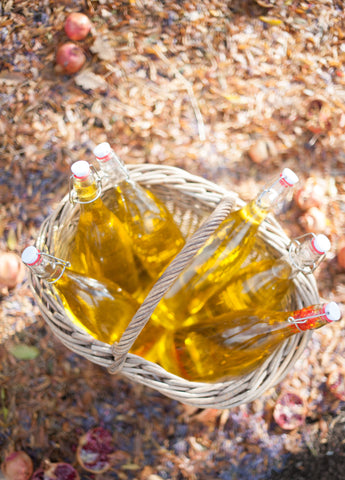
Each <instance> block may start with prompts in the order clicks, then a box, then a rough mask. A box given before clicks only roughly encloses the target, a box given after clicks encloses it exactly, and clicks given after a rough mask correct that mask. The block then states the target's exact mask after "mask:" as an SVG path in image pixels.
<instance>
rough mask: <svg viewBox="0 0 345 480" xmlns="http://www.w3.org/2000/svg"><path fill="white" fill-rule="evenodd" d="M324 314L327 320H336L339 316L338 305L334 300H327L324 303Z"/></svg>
mask: <svg viewBox="0 0 345 480" xmlns="http://www.w3.org/2000/svg"><path fill="white" fill-rule="evenodd" d="M325 315H326V317H327V319H328V321H329V322H336V321H337V320H340V318H341V312H340V308H339V305H338V304H337V303H335V302H329V303H327V304H326V305H325Z"/></svg>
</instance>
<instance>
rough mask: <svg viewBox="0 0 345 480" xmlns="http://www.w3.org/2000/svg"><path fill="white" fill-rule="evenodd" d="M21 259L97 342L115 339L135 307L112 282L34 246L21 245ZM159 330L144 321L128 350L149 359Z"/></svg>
mask: <svg viewBox="0 0 345 480" xmlns="http://www.w3.org/2000/svg"><path fill="white" fill-rule="evenodd" d="M22 261H23V262H24V263H25V264H26V265H27V266H28V267H29V268H30V270H31V271H32V273H33V274H34V275H35V276H37V277H38V278H41V279H43V280H45V281H46V282H48V283H50V284H51V285H52V287H53V289H55V292H56V293H57V294H58V297H59V298H60V299H61V301H62V304H63V307H64V309H65V312H66V314H67V316H68V318H69V319H70V320H71V322H72V323H73V324H74V325H76V326H77V327H78V328H79V329H81V330H83V331H86V332H87V333H89V334H90V335H91V336H93V337H94V338H95V339H97V340H100V341H101V342H104V343H108V344H113V343H114V342H116V341H118V340H119V339H120V337H121V335H122V334H123V332H124V331H125V329H126V328H127V326H128V324H129V322H130V320H131V319H132V317H133V316H134V314H135V312H136V311H137V309H138V308H139V305H138V303H137V302H136V301H135V300H134V298H133V297H132V296H131V295H130V294H129V293H127V292H126V291H125V290H123V289H121V288H120V287H119V286H118V285H117V284H116V283H114V282H112V281H110V280H107V279H102V280H99V279H95V278H90V277H87V276H85V275H83V274H81V273H78V272H75V271H73V270H71V268H70V264H69V262H66V261H64V260H61V259H59V258H56V257H54V256H52V255H48V254H46V253H44V252H40V251H39V250H38V249H37V248H36V247H34V246H30V247H27V248H25V249H24V251H23V252H22ZM161 333H162V329H159V327H158V328H157V327H155V326H154V325H152V324H150V323H148V324H147V325H146V326H145V328H144V329H143V331H142V332H141V333H140V335H139V337H138V339H137V340H136V342H135V344H134V345H133V347H132V350H131V352H132V353H137V352H138V354H139V355H141V356H145V358H147V359H150V360H152V358H150V353H149V352H150V350H151V347H152V346H153V345H154V344H155V343H156V342H157V341H158V339H159V337H160V335H161ZM154 360H155V359H153V361H154Z"/></svg>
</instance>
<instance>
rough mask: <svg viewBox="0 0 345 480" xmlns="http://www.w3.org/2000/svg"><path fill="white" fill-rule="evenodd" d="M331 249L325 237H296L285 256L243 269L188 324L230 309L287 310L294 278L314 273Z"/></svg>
mask: <svg viewBox="0 0 345 480" xmlns="http://www.w3.org/2000/svg"><path fill="white" fill-rule="evenodd" d="M330 248H331V243H330V241H329V239H328V238H327V237H326V236H325V235H323V234H319V235H315V234H310V235H309V234H307V235H303V236H302V237H299V238H296V239H295V240H294V241H293V242H291V245H290V248H289V253H288V254H287V255H285V256H284V257H281V258H278V259H273V258H267V259H264V260H261V261H259V262H253V263H252V264H250V265H248V266H247V267H246V268H244V269H243V270H242V273H240V274H239V275H237V276H236V277H235V278H234V279H233V280H232V281H231V282H230V283H229V285H228V286H226V287H225V289H224V290H223V291H222V292H220V293H217V294H216V295H213V296H212V297H211V298H209V299H208V301H207V302H206V303H205V305H204V308H203V309H202V311H200V312H198V313H197V314H196V316H195V318H193V316H192V317H190V319H189V320H188V321H187V322H186V323H185V325H187V324H193V323H195V322H200V320H201V318H203V319H205V320H207V319H209V320H211V318H212V317H213V316H215V315H220V314H222V313H225V312H227V311H228V310H243V309H246V308H251V307H256V306H258V305H260V304H261V305H265V307H266V308H268V309H272V310H286V309H287V308H288V305H289V303H290V300H291V291H292V290H293V286H294V284H293V279H294V278H295V277H296V276H297V274H298V273H299V272H303V273H305V274H310V273H312V272H313V271H314V270H315V268H316V267H317V266H318V265H319V263H320V262H321V260H322V259H323V257H324V256H325V254H326V253H327V252H328V251H329V249H330Z"/></svg>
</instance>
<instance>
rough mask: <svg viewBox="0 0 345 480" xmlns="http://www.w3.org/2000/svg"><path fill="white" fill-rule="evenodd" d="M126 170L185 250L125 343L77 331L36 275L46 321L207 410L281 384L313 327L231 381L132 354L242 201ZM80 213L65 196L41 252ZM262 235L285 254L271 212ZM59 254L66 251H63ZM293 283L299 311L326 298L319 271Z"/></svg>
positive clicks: (155, 173)
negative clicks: (159, 202)
mask: <svg viewBox="0 0 345 480" xmlns="http://www.w3.org/2000/svg"><path fill="white" fill-rule="evenodd" d="M128 168H129V170H130V172H131V177H132V178H133V179H134V180H136V181H138V182H139V183H141V184H142V185H144V186H146V187H149V188H150V189H151V190H152V191H153V192H154V193H155V194H156V195H157V196H159V197H160V198H161V199H163V200H164V201H165V202H166V204H167V206H168V208H169V209H170V211H171V212H172V213H173V215H174V218H175V221H176V222H177V224H178V225H179V226H180V228H181V231H182V232H183V234H184V235H185V236H186V238H187V239H188V241H187V243H186V245H185V247H184V248H183V249H182V251H181V252H180V254H179V255H178V256H177V257H176V258H175V259H174V260H173V262H172V263H171V264H170V265H169V267H168V268H167V269H166V271H165V272H164V274H163V275H162V276H161V278H160V279H159V280H158V281H157V282H156V284H155V285H154V287H153V289H152V290H151V292H150V293H149V295H148V297H147V298H146V300H145V301H144V303H143V304H142V305H141V307H140V308H139V310H138V311H137V313H136V315H135V316H134V317H133V319H132V321H131V323H130V324H129V326H128V328H127V329H126V331H125V333H124V334H123V336H122V338H121V340H120V342H119V344H116V345H108V344H105V343H102V342H100V341H98V340H95V339H94V338H92V337H91V336H90V335H89V334H88V333H85V332H83V331H82V330H79V329H78V327H76V326H75V325H73V324H72V323H71V321H70V320H69V319H68V317H67V316H66V315H65V312H64V308H63V306H62V303H61V301H60V299H59V298H57V297H56V296H55V294H54V291H53V289H52V287H51V286H50V285H49V284H47V283H46V282H44V281H42V280H39V279H37V278H36V277H34V276H33V275H31V274H30V277H29V279H30V283H31V286H32V289H33V292H34V295H35V298H36V301H37V303H38V306H39V308H40V311H41V313H42V315H43V317H44V319H45V320H46V322H47V324H48V325H49V327H50V328H51V330H52V331H53V333H54V334H55V335H56V336H57V337H58V338H59V339H60V341H61V342H62V343H63V344H64V345H65V346H66V347H67V348H69V349H70V350H72V351H73V352H75V353H77V354H79V355H82V356H83V357H85V358H87V359H89V360H90V361H91V362H93V363H95V364H98V365H101V366H103V367H106V368H107V369H108V370H109V372H110V373H115V372H117V371H119V370H120V371H121V373H122V374H123V375H125V376H126V377H128V378H129V379H131V380H133V381H135V382H138V383H141V384H144V385H146V386H149V387H151V388H153V389H155V390H158V391H159V392H161V393H162V394H163V395H166V396H168V397H170V398H173V399H176V400H178V401H181V402H183V403H186V404H190V405H194V406H198V407H201V408H208V407H213V408H230V407H233V406H236V405H240V404H242V403H247V402H250V401H252V400H254V399H256V398H258V397H259V396H260V395H261V394H262V393H263V392H265V391H266V390H267V389H269V388H271V387H272V386H274V385H275V384H277V383H278V382H280V381H281V380H282V379H283V378H284V377H285V376H286V374H287V373H288V371H289V370H290V369H291V368H292V367H293V365H294V363H295V362H296V360H297V359H298V358H299V356H300V355H301V354H302V352H303V350H304V348H305V345H306V342H307V341H308V338H309V332H306V333H303V334H302V333H301V334H299V335H296V336H294V337H293V338H291V339H289V340H287V341H285V342H284V344H282V346H281V347H280V348H279V349H277V350H276V352H275V353H274V355H272V356H271V357H270V358H269V359H267V360H266V362H265V363H264V364H263V365H261V367H260V368H259V369H257V370H256V371H254V372H252V373H251V374H249V375H246V376H243V377H241V378H238V379H236V380H231V381H228V382H218V383H197V382H189V381H187V380H184V379H182V378H180V377H177V376H175V375H172V374H170V373H168V372H166V371H165V370H164V369H163V368H161V367H160V366H159V365H156V364H154V363H151V362H148V361H146V360H144V359H142V358H140V357H138V356H136V355H133V354H130V353H128V351H129V349H130V348H131V345H132V344H133V342H134V341H135V339H136V338H137V336H138V335H139V334H140V331H141V330H142V328H143V327H144V325H145V324H146V322H147V321H148V319H149V318H150V315H151V313H152V311H153V310H154V308H155V306H156V305H157V303H158V302H159V300H160V298H161V297H162V296H163V295H164V293H165V291H166V290H167V289H168V287H169V286H170V284H171V283H172V282H173V281H174V279H175V278H176V277H177V276H178V274H179V272H180V271H181V270H182V269H183V266H184V265H185V264H186V263H187V262H188V259H189V258H191V256H193V255H194V253H195V252H196V251H197V250H198V248H199V247H200V246H201V245H202V244H203V243H204V242H205V240H206V239H207V238H208V236H209V235H210V233H212V231H213V230H214V229H215V228H216V227H217V225H218V224H219V223H220V222H221V221H222V220H223V219H224V218H225V217H226V216H227V214H228V213H229V212H230V211H231V209H233V208H238V207H240V206H242V205H243V202H242V201H241V200H240V199H239V198H238V196H237V195H236V194H235V193H232V192H229V191H226V190H224V189H221V188H220V187H218V186H217V185H215V184H214V183H211V182H209V181H207V180H205V179H203V178H200V177H197V176H194V175H190V174H188V173H187V172H185V171H184V170H181V169H178V168H175V167H166V166H165V167H163V166H157V165H129V166H128ZM107 188H109V185H107V184H105V185H104V191H106V189H107ZM78 210H79V209H78V206H72V205H71V204H70V203H69V201H68V197H67V196H66V197H65V198H64V199H63V200H62V201H61V202H60V204H59V206H58V207H57V208H56V210H55V211H54V212H53V214H52V215H50V216H49V217H48V218H47V219H46V220H45V222H44V223H43V224H42V226H41V229H40V233H39V237H38V239H37V242H36V245H37V247H38V248H39V249H43V250H44V249H48V251H49V252H50V253H52V254H54V253H55V249H54V239H55V238H56V235H57V234H58V233H59V232H61V231H62V226H64V227H66V226H67V227H68V226H70V225H73V223H74V222H76V221H77V218H78ZM67 231H68V228H67ZM64 232H65V229H64ZM64 235H65V233H64ZM259 235H260V237H261V238H262V239H263V240H264V241H265V242H266V244H267V245H268V246H270V247H271V249H272V251H274V252H275V254H276V256H277V257H279V256H280V255H282V254H284V253H286V251H287V247H288V245H289V243H290V239H289V238H288V236H287V235H286V234H285V233H284V231H283V230H282V228H281V227H280V226H279V224H278V223H277V221H276V220H275V219H274V218H273V216H269V217H268V219H267V220H265V221H264V223H263V224H262V226H261V227H260V229H259ZM64 241H65V242H67V241H68V238H67V237H66V238H64ZM59 253H60V256H62V255H61V252H59ZM55 254H56V253H55ZM294 282H295V291H294V297H293V305H292V306H293V307H294V308H302V307H304V306H307V305H310V304H314V303H318V302H319V301H320V299H319V296H318V291H317V286H316V282H315V279H314V277H313V275H304V274H302V273H300V274H299V275H298V276H297V278H296V279H295V281H294ZM114 321H116V312H114Z"/></svg>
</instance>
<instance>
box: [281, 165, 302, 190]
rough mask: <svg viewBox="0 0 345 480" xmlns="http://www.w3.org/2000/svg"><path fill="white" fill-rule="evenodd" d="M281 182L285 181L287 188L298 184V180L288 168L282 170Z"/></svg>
mask: <svg viewBox="0 0 345 480" xmlns="http://www.w3.org/2000/svg"><path fill="white" fill-rule="evenodd" d="M281 178H282V180H285V182H286V183H287V186H289V187H292V185H295V183H297V182H298V180H299V178H298V176H297V175H296V174H295V172H293V171H292V170H291V169H290V168H284V170H283V172H282V173H281Z"/></svg>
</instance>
